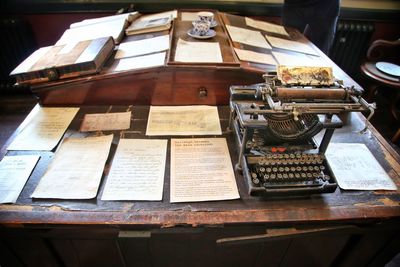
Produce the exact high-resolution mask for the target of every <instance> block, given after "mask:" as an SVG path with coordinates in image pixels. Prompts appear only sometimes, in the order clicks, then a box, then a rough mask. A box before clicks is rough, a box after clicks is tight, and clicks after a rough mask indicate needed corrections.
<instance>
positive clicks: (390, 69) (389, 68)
mask: <svg viewBox="0 0 400 267" xmlns="http://www.w3.org/2000/svg"><path fill="white" fill-rule="evenodd" d="M375 66H376V68H377V69H378V70H380V71H382V72H383V73H386V74H389V75H392V76H397V77H400V66H398V65H396V64H393V63H389V62H377V63H376V64H375Z"/></svg>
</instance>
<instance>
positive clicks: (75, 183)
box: [32, 135, 113, 199]
mask: <svg viewBox="0 0 400 267" xmlns="http://www.w3.org/2000/svg"><path fill="white" fill-rule="evenodd" d="M112 139H113V135H105V136H98V137H87V138H66V139H65V140H64V142H63V143H62V144H61V146H60V149H59V150H58V151H57V152H56V155H55V156H54V159H53V162H52V163H51V164H50V166H49V168H48V169H47V171H46V173H45V174H44V176H43V177H42V178H41V180H40V182H39V184H38V186H37V187H36V189H35V191H34V192H33V194H32V197H33V198H60V199H90V198H94V197H96V194H97V189H98V187H99V184H100V180H101V176H102V174H103V168H104V164H105V163H106V160H107V157H108V153H109V150H110V146H111V142H112Z"/></svg>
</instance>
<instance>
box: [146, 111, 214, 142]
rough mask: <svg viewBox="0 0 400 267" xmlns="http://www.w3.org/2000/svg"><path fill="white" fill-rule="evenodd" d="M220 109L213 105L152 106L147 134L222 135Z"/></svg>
mask: <svg viewBox="0 0 400 267" xmlns="http://www.w3.org/2000/svg"><path fill="white" fill-rule="evenodd" d="M220 134H222V131H221V125H220V123H219V116H218V109H217V107H212V106H180V107H179V106H171V107H168V106H151V107H150V112H149V118H148V121H147V129H146V135H220Z"/></svg>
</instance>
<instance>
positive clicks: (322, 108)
mask: <svg viewBox="0 0 400 267" xmlns="http://www.w3.org/2000/svg"><path fill="white" fill-rule="evenodd" d="M270 85H271V83H268V80H267V83H265V84H255V85H250V86H231V87H230V108H231V113H230V119H229V129H230V130H231V131H232V130H233V131H234V132H235V135H236V140H237V144H238V147H239V158H238V161H237V164H236V165H235V169H236V170H238V171H240V172H242V174H243V176H244V178H245V180H246V182H247V186H248V193H249V194H250V195H253V196H277V195H278V196H282V195H283V196H288V195H309V194H314V193H328V192H334V191H335V190H336V188H337V182H336V179H335V178H334V175H333V173H332V170H331V168H330V166H329V163H328V162H327V161H326V160H325V165H326V171H327V172H328V173H329V174H330V179H329V181H327V182H326V183H324V184H322V185H320V186H309V187H308V186H305V187H299V188H290V187H288V188H276V189H269V188H268V189H267V188H264V187H261V186H254V185H253V182H252V179H251V175H250V172H249V166H248V161H247V159H250V158H251V159H253V158H254V157H259V156H261V154H260V155H257V154H255V153H254V152H252V151H251V147H249V146H248V145H247V144H249V142H251V141H252V139H253V136H254V133H255V131H257V130H259V129H265V128H266V127H268V126H267V122H266V121H265V119H264V118H263V116H262V115H263V114H266V113H272V112H277V113H292V114H293V115H294V116H296V114H298V113H313V114H319V115H321V114H322V115H323V116H324V119H323V121H321V118H320V121H321V122H322V126H323V127H322V130H325V133H324V135H323V137H322V140H321V142H320V144H319V145H317V144H316V142H315V140H314V138H311V139H310V142H309V144H305V145H300V146H290V148H292V150H294V151H310V150H316V149H318V152H317V153H318V154H325V152H326V149H327V147H328V145H329V142H330V140H331V138H332V135H333V133H334V131H335V129H336V128H340V127H342V125H343V122H342V121H341V120H340V118H339V117H338V116H337V115H338V114H339V113H341V112H349V111H366V110H367V111H368V110H369V111H370V112H371V114H370V116H369V117H371V116H372V114H373V111H374V108H375V107H374V105H371V104H368V103H367V102H365V100H364V99H362V98H361V97H360V96H354V95H349V96H348V101H345V102H342V103H339V101H336V102H335V101H334V103H329V102H328V101H325V102H322V103H310V102H306V101H304V102H297V101H296V102H291V101H287V102H286V103H281V102H280V101H278V102H274V97H273V93H274V92H273V89H274V88H271V86H270ZM337 88H341V87H340V86H338V87H337ZM353 89H354V88H351V90H353ZM328 90H329V89H328ZM346 90H347V89H346ZM346 90H345V91H346ZM327 92H328V91H327ZM346 93H347V91H346ZM275 100H276V99H275ZM266 104H268V105H269V106H270V107H272V108H271V109H268V110H265V109H260V108H259V107H262V106H264V105H266ZM299 111H300V112H299ZM288 148H289V146H287V145H285V144H283V145H275V146H272V147H269V148H268V147H267V149H270V150H271V153H276V151H281V152H283V151H286V150H287V149H288ZM274 150H275V151H274ZM278 153H279V152H278ZM314 153H315V152H314Z"/></svg>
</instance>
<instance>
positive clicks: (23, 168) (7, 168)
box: [0, 155, 40, 203]
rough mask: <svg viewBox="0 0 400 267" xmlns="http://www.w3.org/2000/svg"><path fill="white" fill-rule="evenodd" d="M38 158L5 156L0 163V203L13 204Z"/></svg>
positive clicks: (33, 156) (34, 156) (32, 156)
mask: <svg viewBox="0 0 400 267" xmlns="http://www.w3.org/2000/svg"><path fill="white" fill-rule="evenodd" d="M39 158H40V156H36V155H21V156H5V157H4V158H3V159H2V161H1V162H0V203H15V202H16V201H17V198H18V196H19V194H20V193H21V191H22V189H23V188H24V185H25V184H26V181H27V180H28V178H29V176H30V174H31V173H32V170H33V168H35V165H36V163H37V161H38V160H39Z"/></svg>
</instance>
